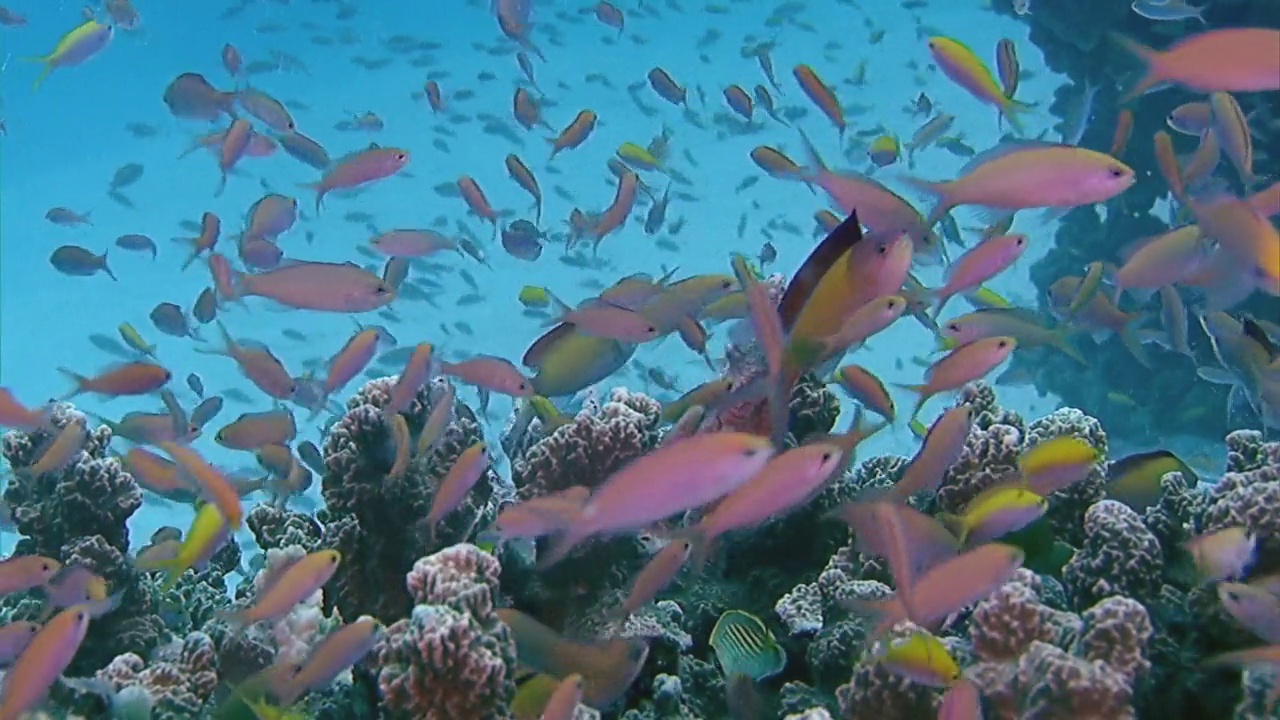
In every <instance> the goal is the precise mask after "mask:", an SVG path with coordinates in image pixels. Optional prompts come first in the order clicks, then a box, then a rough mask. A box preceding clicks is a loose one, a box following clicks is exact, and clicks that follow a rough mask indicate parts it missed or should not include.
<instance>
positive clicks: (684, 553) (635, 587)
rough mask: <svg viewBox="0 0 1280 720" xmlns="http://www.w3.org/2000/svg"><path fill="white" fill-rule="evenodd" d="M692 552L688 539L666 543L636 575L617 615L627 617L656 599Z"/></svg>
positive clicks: (691, 544) (691, 545) (691, 543)
mask: <svg viewBox="0 0 1280 720" xmlns="http://www.w3.org/2000/svg"><path fill="white" fill-rule="evenodd" d="M692 552H693V542H691V541H690V540H688V539H684V538H679V539H676V540H672V541H671V542H669V543H667V546H666V547H664V548H662V550H661V551H659V552H658V553H657V554H655V555H654V556H653V558H652V559H651V560H649V562H648V564H646V565H645V566H644V569H642V570H641V571H640V573H639V574H638V575H636V578H635V580H634V581H633V582H632V583H631V591H630V592H629V593H628V594H627V599H626V600H624V601H623V602H622V605H621V606H620V607H619V608H618V610H617V614H618V615H619V616H621V617H628V616H630V615H631V614H632V613H634V612H635V611H636V610H639V609H640V608H641V607H643V606H644V605H646V604H648V603H649V601H651V600H653V599H654V598H655V597H657V596H658V593H660V592H662V590H663V588H665V587H666V586H668V585H670V584H671V581H672V580H674V579H675V577H676V574H677V573H679V572H680V569H681V568H683V567H684V564H685V563H686V562H688V560H689V556H690V554H692Z"/></svg>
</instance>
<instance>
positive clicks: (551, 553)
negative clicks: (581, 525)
mask: <svg viewBox="0 0 1280 720" xmlns="http://www.w3.org/2000/svg"><path fill="white" fill-rule="evenodd" d="M587 537H589V533H584V532H583V531H581V530H578V529H576V528H572V527H571V528H569V529H568V530H566V531H565V532H564V533H563V534H562V535H560V537H558V538H556V540H555V542H553V543H552V544H551V547H550V548H549V549H548V550H547V554H546V555H544V556H543V557H540V558H538V565H537V569H538V570H545V569H547V568H549V567H551V566H552V565H555V564H556V563H558V562H560V561H561V560H563V559H565V558H566V557H567V556H568V555H569V553H571V552H573V549H574V548H575V547H577V545H578V543H580V542H582V541H583V540H586V539H587Z"/></svg>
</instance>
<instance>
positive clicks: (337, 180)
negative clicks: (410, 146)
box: [303, 145, 409, 213]
mask: <svg viewBox="0 0 1280 720" xmlns="http://www.w3.org/2000/svg"><path fill="white" fill-rule="evenodd" d="M408 164H409V151H408V150H401V149H400V148H384V147H379V146H377V145H372V146H370V147H368V148H366V149H364V150H360V151H357V152H354V153H352V154H350V155H347V156H346V157H344V158H341V159H339V160H336V161H334V163H333V165H332V166H331V167H330V168H329V169H328V170H327V171H325V173H324V176H323V177H322V178H320V182H316V183H309V184H306V185H303V187H306V188H310V189H312V190H315V191H316V212H317V213H318V212H320V208H321V207H322V205H323V203H324V196H325V195H327V194H329V193H330V192H332V191H334V190H350V189H353V188H357V187H360V186H361V185H364V184H366V183H371V182H374V181H377V180H382V179H383V178H388V177H391V176H392V175H395V174H396V173H398V172H400V170H402V169H403V168H404V167H405V166H406V165H408Z"/></svg>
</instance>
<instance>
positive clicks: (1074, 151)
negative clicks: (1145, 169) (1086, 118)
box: [858, 141, 1134, 227]
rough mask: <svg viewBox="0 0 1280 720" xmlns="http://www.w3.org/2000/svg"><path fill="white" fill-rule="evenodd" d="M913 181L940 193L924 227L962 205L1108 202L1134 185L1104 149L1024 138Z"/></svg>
mask: <svg viewBox="0 0 1280 720" xmlns="http://www.w3.org/2000/svg"><path fill="white" fill-rule="evenodd" d="M912 182H913V183H914V184H915V185H916V186H917V187H918V188H920V189H921V190H923V191H925V192H928V193H930V194H932V195H934V196H936V197H937V199H938V201H937V204H936V205H935V206H934V208H933V211H932V212H930V213H929V217H928V219H927V220H925V226H926V227H933V225H934V224H935V223H937V222H938V221H939V220H941V219H942V216H943V215H945V214H947V212H948V211H950V210H951V209H952V208H955V207H959V206H961V205H980V206H982V207H985V208H988V209H990V210H993V211H997V212H1004V213H1011V212H1014V211H1017V210H1026V209H1030V208H1049V209H1052V210H1055V211H1062V210H1069V209H1071V208H1074V207H1078V206H1081V205H1091V204H1093V203H1100V202H1106V201H1107V200H1110V199H1111V198H1113V197H1115V196H1117V195H1119V194H1120V193H1122V192H1124V191H1125V190H1127V189H1128V188H1129V186H1130V185H1133V182H1134V174H1133V169H1132V168H1130V167H1129V166H1128V165H1125V164H1124V163H1122V162H1120V161H1119V160H1116V159H1115V158H1113V157H1111V156H1110V155H1107V154H1105V153H1100V152H1095V151H1093V150H1088V149H1085V148H1078V147H1073V146H1071V145H1059V144H1055V143H1046V142H1039V141H1022V142H1010V143H1004V144H1002V145H998V146H996V147H995V148H993V149H991V150H988V151H987V152H985V153H980V154H979V155H977V156H975V157H974V158H973V159H972V160H970V161H969V163H968V164H967V165H965V166H964V167H963V168H961V171H960V177H958V178H956V179H955V180H950V181H946V182H925V181H920V180H913V181H912ZM858 213H859V215H861V213H862V208H861V207H859V208H858Z"/></svg>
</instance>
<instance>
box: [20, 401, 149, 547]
mask: <svg viewBox="0 0 1280 720" xmlns="http://www.w3.org/2000/svg"><path fill="white" fill-rule="evenodd" d="M73 419H75V420H78V421H83V420H85V418H84V416H83V415H82V414H81V413H79V412H77V411H76V410H75V409H74V408H73V407H72V406H70V405H68V404H65V403H59V404H57V405H55V406H54V407H53V411H52V414H51V415H50V418H49V420H50V423H51V425H52V427H53V428H54V429H55V430H53V431H51V432H44V431H35V432H32V433H29V434H28V433H21V432H17V431H12V432H9V433H7V434H6V435H5V436H4V457H5V459H6V460H8V461H9V464H10V465H11V466H12V467H13V468H15V471H16V472H15V475H14V478H13V480H12V481H11V482H10V483H9V486H8V487H7V488H5V491H4V499H5V502H7V503H9V506H10V507H11V508H12V510H13V520H14V523H15V524H16V525H17V526H18V532H19V533H21V534H22V535H23V539H22V540H20V541H19V542H18V548H17V552H18V553H19V554H27V555H30V554H39V555H47V556H49V557H54V558H57V559H63V556H62V555H61V553H62V549H63V547H64V546H65V545H67V544H68V543H69V542H71V541H73V540H75V539H77V538H83V537H91V536H93V535H100V536H102V538H103V540H105V541H106V542H107V544H108V545H111V546H112V547H114V548H116V549H117V550H119V551H121V552H127V551H128V549H129V530H128V527H127V526H126V525H125V522H126V521H127V520H128V519H129V517H130V516H131V515H133V513H134V512H136V511H137V510H138V508H140V507H142V491H141V490H140V489H139V488H138V484H137V483H136V482H134V479H133V476H132V475H130V474H129V473H127V472H125V471H124V469H123V468H121V467H120V463H119V461H117V460H116V459H115V458H111V457H108V456H107V446H108V444H109V443H110V442H111V431H110V430H109V429H107V428H105V427H101V428H98V429H96V430H91V431H90V432H89V433H88V436H87V438H86V440H85V443H84V446H83V447H82V448H81V450H80V451H79V452H78V453H76V454H75V455H74V456H72V457H71V458H70V459H69V460H68V461H67V463H66V465H64V466H63V467H61V468H57V469H55V470H53V471H51V472H46V473H43V474H40V475H37V476H34V477H33V476H31V475H29V474H27V473H26V472H24V468H27V467H30V466H32V465H33V464H34V463H35V462H36V461H37V460H38V459H39V458H40V454H41V453H42V452H43V450H44V449H45V447H46V445H47V444H48V443H49V441H50V440H52V438H53V437H54V435H55V434H56V432H57V431H58V430H61V429H62V428H64V427H66V425H67V423H69V422H71V421H72V420H73Z"/></svg>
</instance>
